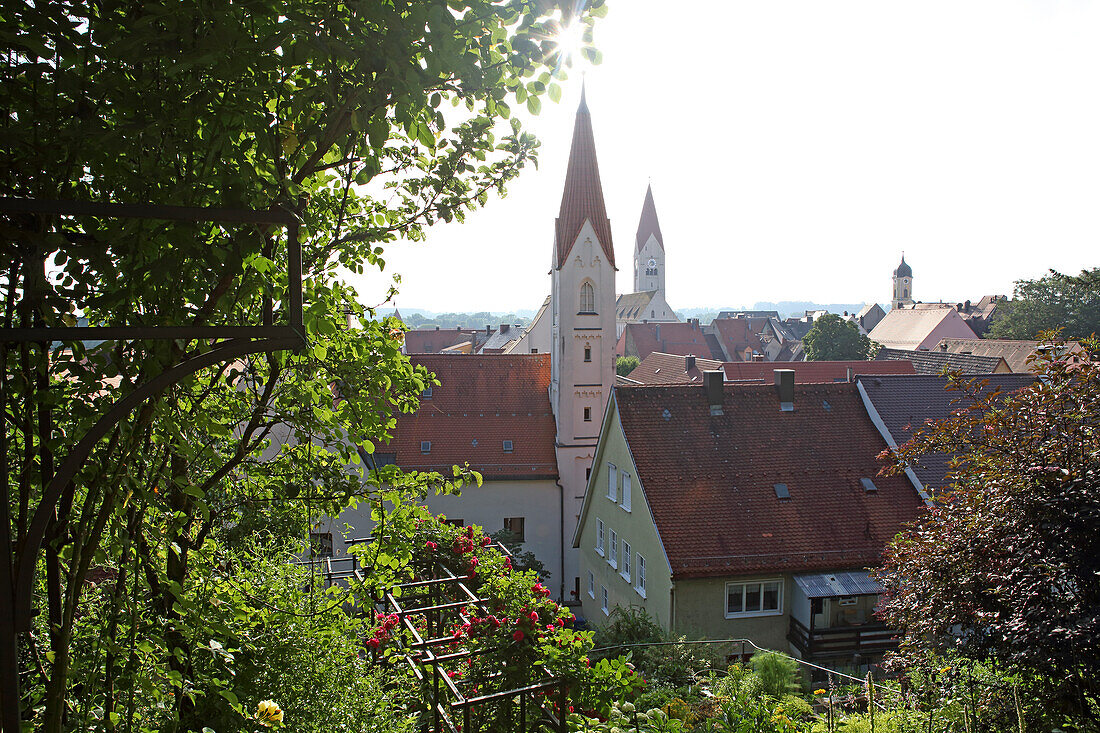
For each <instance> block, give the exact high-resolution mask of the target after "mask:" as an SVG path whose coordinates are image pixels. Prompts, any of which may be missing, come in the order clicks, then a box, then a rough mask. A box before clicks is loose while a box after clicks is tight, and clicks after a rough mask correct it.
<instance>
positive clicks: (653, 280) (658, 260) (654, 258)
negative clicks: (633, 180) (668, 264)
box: [634, 185, 665, 299]
mask: <svg viewBox="0 0 1100 733" xmlns="http://www.w3.org/2000/svg"><path fill="white" fill-rule="evenodd" d="M654 291H656V292H657V293H659V294H660V296H661V298H662V299H663V298H664V297H665V238H664V237H663V236H662V235H661V224H660V222H658V221H657V206H656V205H655V204H654V203H653V186H652V185H650V186H647V187H646V190H645V200H644V201H643V202H642V215H641V217H639V219H638V233H637V234H636V235H634V292H636V293H650V292H654Z"/></svg>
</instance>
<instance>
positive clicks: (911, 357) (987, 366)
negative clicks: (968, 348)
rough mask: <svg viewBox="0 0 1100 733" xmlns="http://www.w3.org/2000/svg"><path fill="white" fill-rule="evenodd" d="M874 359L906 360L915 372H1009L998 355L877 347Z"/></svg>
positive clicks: (1006, 364)
mask: <svg viewBox="0 0 1100 733" xmlns="http://www.w3.org/2000/svg"><path fill="white" fill-rule="evenodd" d="M875 358H876V359H878V360H880V361H883V360H889V361H897V362H905V361H908V362H910V363H911V364H912V365H913V369H914V370H916V373H917V374H943V370H944V369H948V370H950V371H959V372H962V373H963V374H993V373H995V372H1010V371H1012V369H1010V368H1009V366H1008V362H1006V361H1005V360H1004V359H1002V358H1001V357H999V356H974V355H972V354H950V353H947V352H945V351H935V350H933V351H908V350H906V349H879V351H878V355H876V356H875Z"/></svg>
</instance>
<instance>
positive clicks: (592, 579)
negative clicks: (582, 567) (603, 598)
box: [588, 570, 596, 598]
mask: <svg viewBox="0 0 1100 733" xmlns="http://www.w3.org/2000/svg"><path fill="white" fill-rule="evenodd" d="M588 595H589V597H591V598H595V597H596V576H595V575H594V574H593V573H592V571H591V570H589V571H588Z"/></svg>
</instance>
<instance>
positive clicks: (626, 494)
mask: <svg viewBox="0 0 1100 733" xmlns="http://www.w3.org/2000/svg"><path fill="white" fill-rule="evenodd" d="M619 506H621V507H622V508H623V511H627V512H629V511H630V474H629V473H623V490H622V496H621V497H620V501H619Z"/></svg>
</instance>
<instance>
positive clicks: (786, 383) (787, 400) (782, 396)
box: [774, 369, 794, 412]
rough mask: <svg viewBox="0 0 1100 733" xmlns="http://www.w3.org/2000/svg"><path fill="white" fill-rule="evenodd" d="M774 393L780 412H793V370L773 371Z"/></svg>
mask: <svg viewBox="0 0 1100 733" xmlns="http://www.w3.org/2000/svg"><path fill="white" fill-rule="evenodd" d="M774 371H775V391H776V394H778V395H779V410H780V412H794V369H775V370H774Z"/></svg>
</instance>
